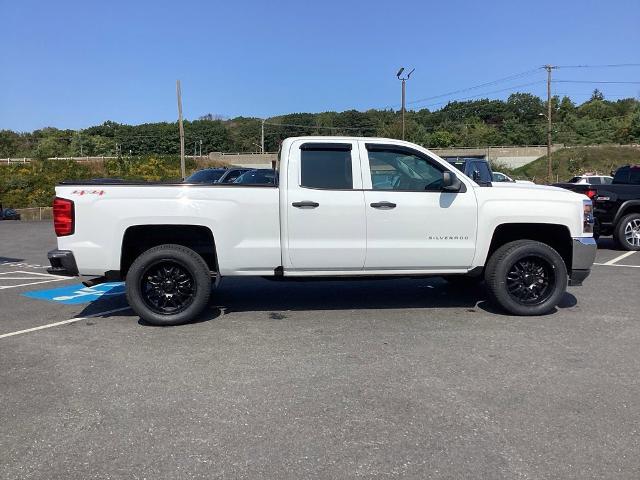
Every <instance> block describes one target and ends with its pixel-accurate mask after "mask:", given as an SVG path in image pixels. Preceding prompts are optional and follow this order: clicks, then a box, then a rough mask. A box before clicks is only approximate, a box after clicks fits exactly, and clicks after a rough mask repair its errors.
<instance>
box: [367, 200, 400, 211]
mask: <svg viewBox="0 0 640 480" xmlns="http://www.w3.org/2000/svg"><path fill="white" fill-rule="evenodd" d="M371 206H372V207H373V208H379V209H380V210H391V209H392V208H396V204H395V203H391V202H375V203H372V204H371Z"/></svg>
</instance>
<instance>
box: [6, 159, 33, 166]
mask: <svg viewBox="0 0 640 480" xmlns="http://www.w3.org/2000/svg"><path fill="white" fill-rule="evenodd" d="M30 162H31V159H30V158H0V163H6V164H7V165H8V164H10V163H30Z"/></svg>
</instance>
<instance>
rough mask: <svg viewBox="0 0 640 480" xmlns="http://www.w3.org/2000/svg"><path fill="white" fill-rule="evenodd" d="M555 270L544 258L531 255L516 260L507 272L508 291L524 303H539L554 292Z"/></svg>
mask: <svg viewBox="0 0 640 480" xmlns="http://www.w3.org/2000/svg"><path fill="white" fill-rule="evenodd" d="M554 283H555V272H554V270H553V267H552V266H551V265H550V264H549V262H547V261H546V260H545V259H544V258H542V257H538V256H529V257H525V258H522V259H520V260H518V261H516V262H515V263H514V264H513V265H511V267H510V269H509V271H508V272H507V291H508V292H509V295H510V296H511V298H513V299H514V300H515V301H516V302H518V303H520V304H522V305H527V306H530V305H539V304H541V303H543V302H544V301H545V300H547V299H548V298H549V297H550V296H551V294H552V293H553V285H554Z"/></svg>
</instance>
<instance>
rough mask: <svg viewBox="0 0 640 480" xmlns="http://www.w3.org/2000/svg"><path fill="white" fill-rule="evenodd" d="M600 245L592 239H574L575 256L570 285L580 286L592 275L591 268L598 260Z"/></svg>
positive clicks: (572, 262)
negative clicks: (597, 253) (597, 254)
mask: <svg viewBox="0 0 640 480" xmlns="http://www.w3.org/2000/svg"><path fill="white" fill-rule="evenodd" d="M597 250H598V244H597V243H596V241H595V240H594V239H593V238H591V237H578V238H574V239H573V255H572V261H571V273H570V274H569V285H571V286H580V285H582V282H583V281H584V279H585V278H587V277H588V276H589V274H590V273H591V266H592V265H593V262H594V261H595V259H596V252H597Z"/></svg>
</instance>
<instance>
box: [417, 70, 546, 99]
mask: <svg viewBox="0 0 640 480" xmlns="http://www.w3.org/2000/svg"><path fill="white" fill-rule="evenodd" d="M539 71H540V69H539V68H535V69H532V70H527V71H526V72H520V73H516V74H514V75H509V76H508V77H502V78H498V79H497V80H493V81H491V82H485V83H480V84H478V85H474V86H471V87H467V88H461V89H459V90H454V91H451V92H447V93H441V94H439V95H434V96H431V97H424V98H419V99H416V100H412V101H411V102H407V103H409V104H414V103H421V102H424V101H427V100H435V99H436V98H443V97H450V96H451V95H455V94H457V93H464V92H468V91H471V90H477V89H478V88H483V87H490V86H492V85H497V84H498V83H502V82H508V81H509V80H516V79H518V78H522V77H525V76H527V75H531V74H533V73H536V72H539Z"/></svg>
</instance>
